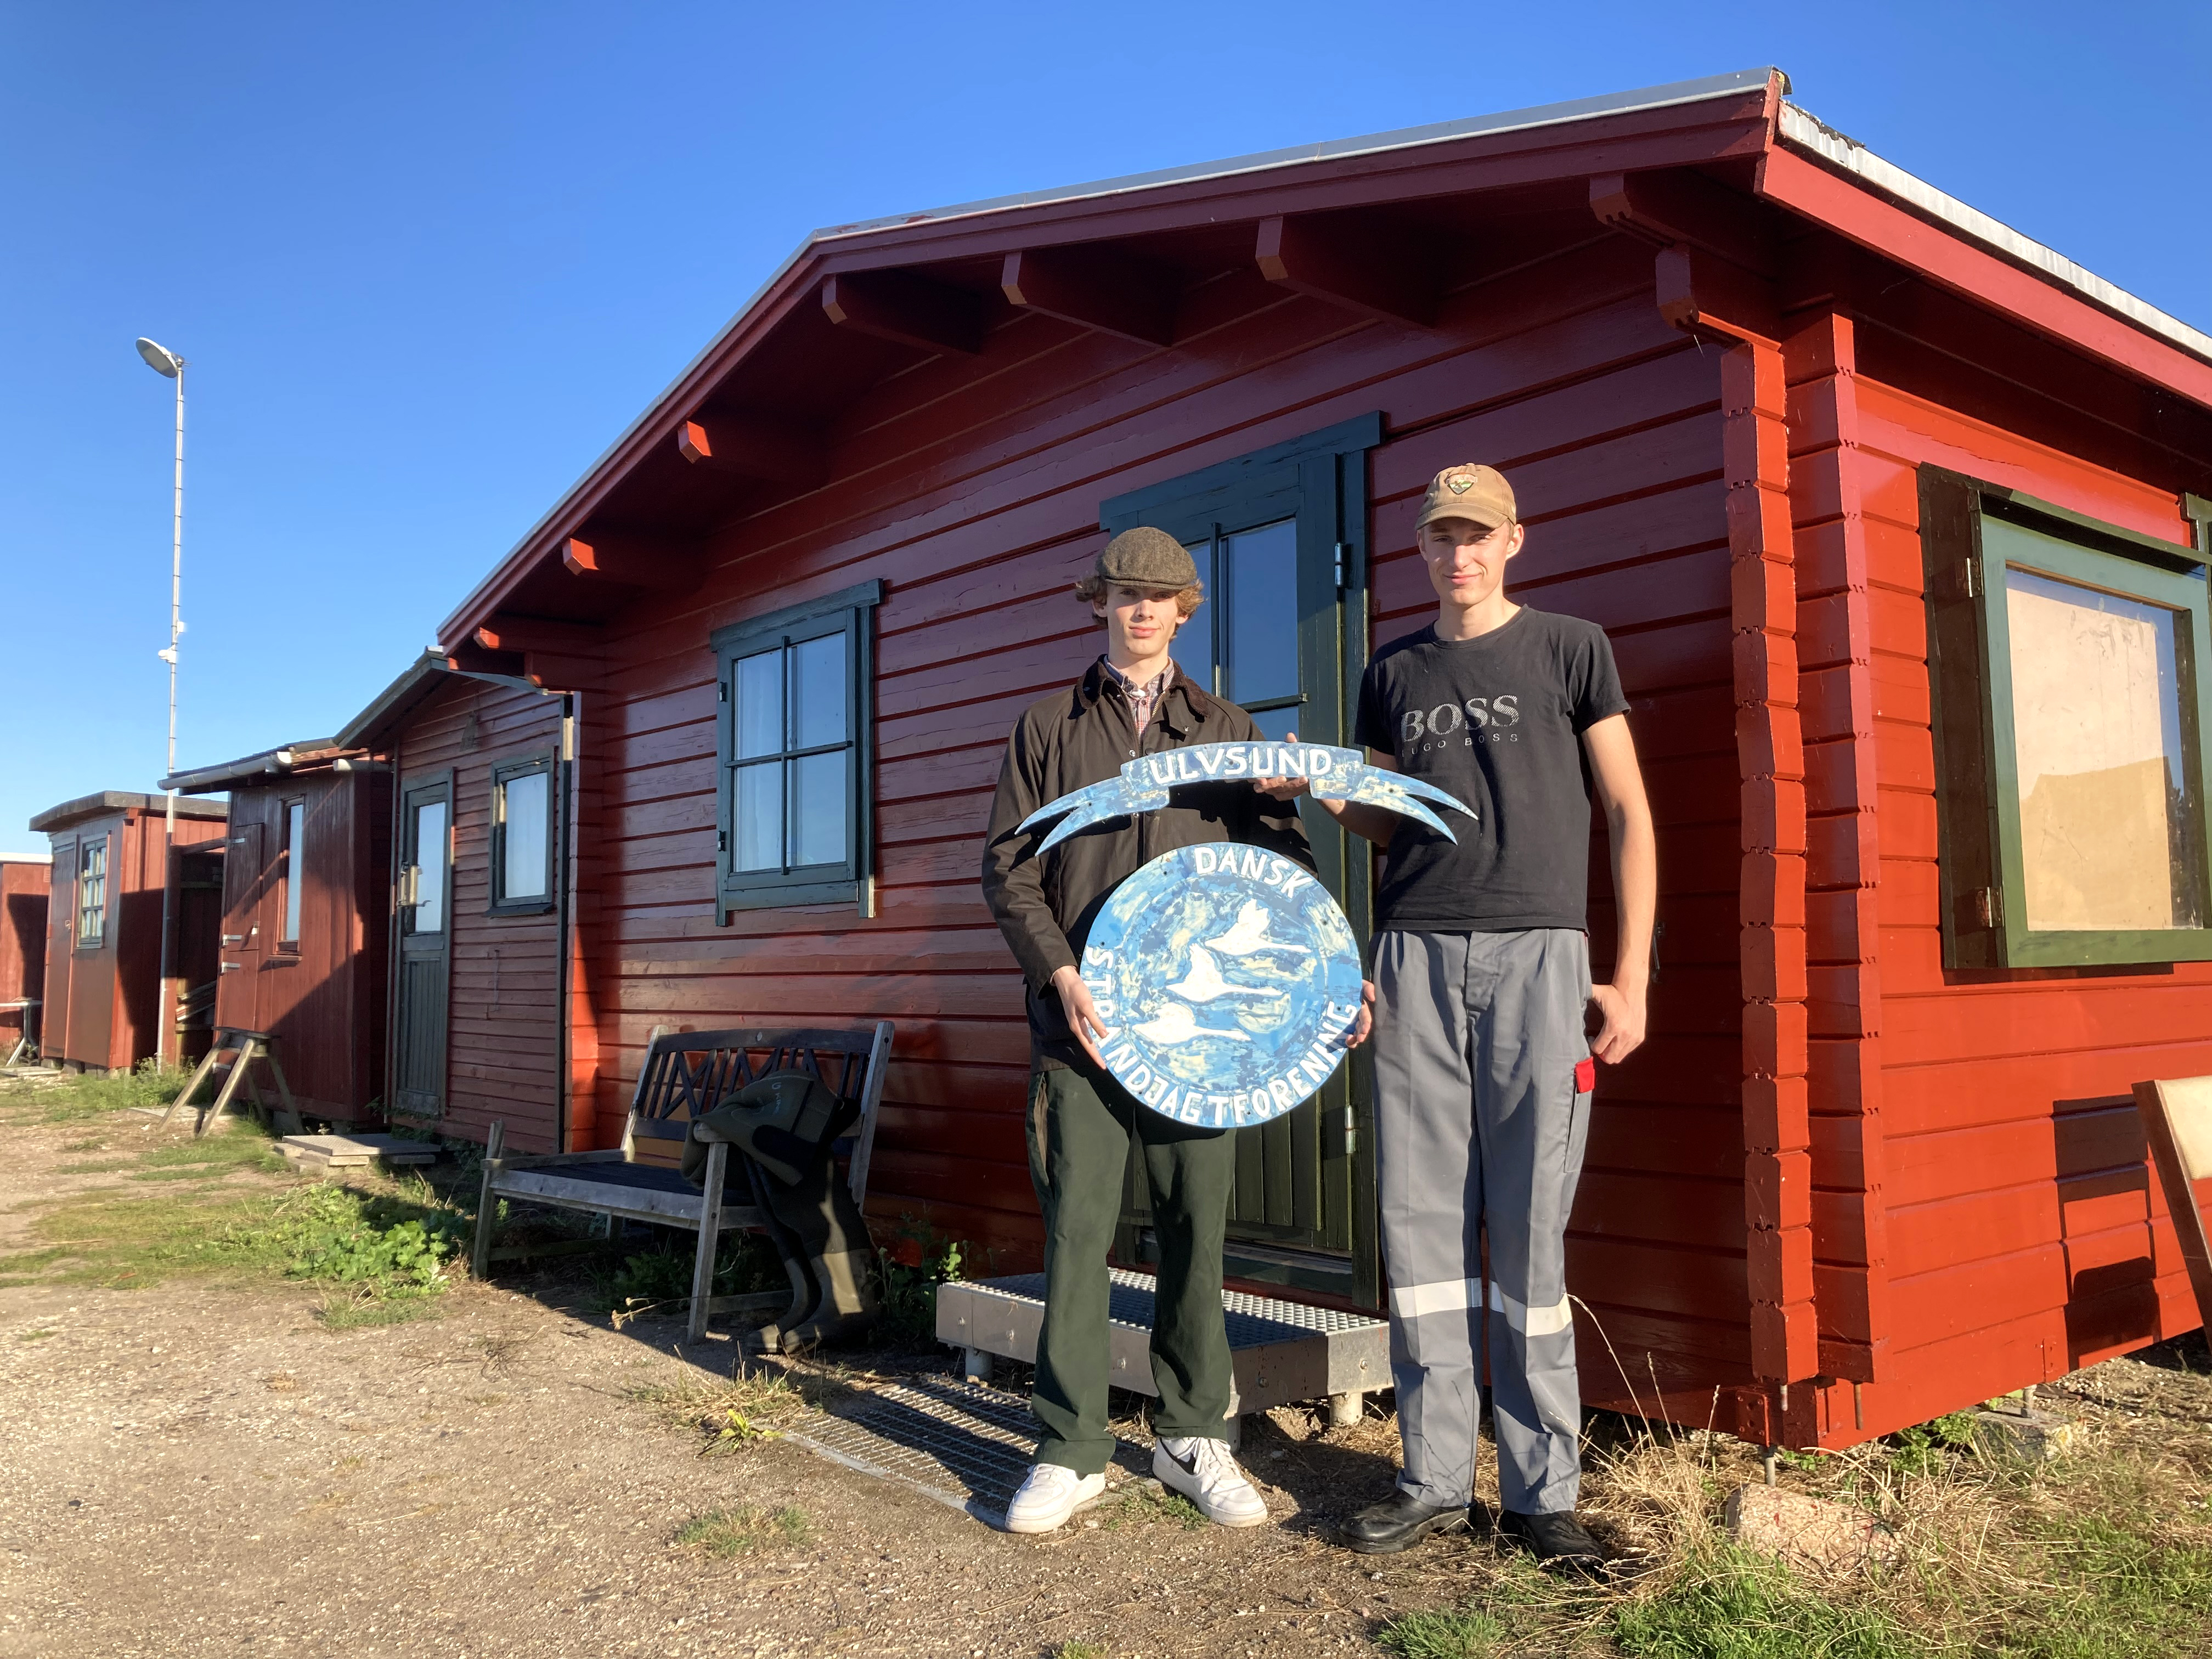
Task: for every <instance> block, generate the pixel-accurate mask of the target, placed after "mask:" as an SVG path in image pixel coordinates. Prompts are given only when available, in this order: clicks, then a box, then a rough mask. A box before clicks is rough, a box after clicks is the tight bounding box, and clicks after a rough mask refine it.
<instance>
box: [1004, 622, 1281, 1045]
mask: <svg viewBox="0 0 2212 1659" xmlns="http://www.w3.org/2000/svg"><path fill="white" fill-rule="evenodd" d="M1260 736H1261V731H1260V728H1259V727H1258V726H1255V725H1254V724H1253V723H1252V717H1251V716H1250V715H1249V714H1246V713H1245V712H1244V711H1243V709H1241V708H1238V707H1237V705H1236V704H1235V703H1233V702H1223V701H1222V700H1221V699H1220V698H1218V697H1216V696H1211V695H1210V694H1208V693H1206V692H1204V691H1201V690H1199V688H1198V687H1197V686H1196V685H1195V684H1193V683H1192V682H1191V681H1190V680H1189V679H1188V678H1186V677H1185V676H1184V674H1183V673H1182V671H1181V670H1180V669H1178V670H1176V677H1175V679H1174V681H1173V682H1172V683H1171V684H1170V685H1169V687H1168V689H1167V690H1166V692H1165V693H1164V694H1163V695H1162V696H1161V698H1160V702H1159V707H1158V710H1157V712H1156V713H1155V714H1154V715H1153V717H1152V724H1151V725H1150V726H1147V727H1146V729H1145V734H1144V741H1143V743H1142V744H1141V745H1140V744H1139V743H1138V741H1137V738H1136V734H1135V732H1133V730H1132V726H1131V720H1130V710H1129V703H1128V700H1127V697H1126V696H1124V695H1123V693H1122V690H1121V685H1120V684H1119V683H1118V682H1116V681H1115V678H1114V677H1113V676H1112V675H1111V674H1109V673H1108V672H1107V671H1106V665H1105V663H1104V661H1103V659H1102V660H1100V661H1097V662H1094V663H1092V664H1091V671H1090V672H1089V673H1087V674H1085V676H1084V677H1083V678H1082V679H1080V680H1079V681H1078V682H1077V683H1076V684H1074V685H1073V687H1071V688H1070V689H1069V690H1065V691H1055V692H1054V693H1053V694H1052V695H1051V696H1048V697H1042V698H1040V699H1039V700H1038V701H1037V702H1034V703H1032V704H1030V707H1029V708H1028V710H1027V711H1026V712H1024V714H1023V715H1022V717H1021V719H1020V720H1017V721H1016V722H1015V723H1014V729H1013V731H1012V732H1011V733H1010V734H1009V735H1008V737H1007V738H1006V760H1005V762H1004V763H1002V764H1001V765H1000V768H999V793H998V798H997V799H995V800H994V801H993V802H992V804H991V829H990V833H989V835H988V836H987V838H986V839H985V841H984V843H983V898H984V901H985V902H987V904H989V905H990V907H991V914H992V915H994V916H995V917H997V918H998V921H999V930H1000V932H1001V933H1004V934H1005V935H1006V943H1007V944H1008V945H1011V946H1012V948H1013V952H1014V959H1015V960H1016V961H1018V962H1019V963H1021V965H1022V974H1023V975H1024V978H1025V979H1026V980H1027V981H1028V1002H1029V1016H1030V1052H1031V1054H1032V1056H1033V1057H1034V1058H1035V1059H1036V1060H1038V1061H1040V1062H1042V1063H1043V1064H1045V1065H1047V1066H1052V1065H1068V1064H1073V1063H1075V1062H1077V1061H1080V1060H1082V1059H1083V1051H1082V1048H1081V1047H1080V1046H1079V1044H1078V1043H1077V1042H1076V1041H1075V1039H1074V1037H1073V1035H1072V1034H1071V1033H1070V1032H1069V1030H1068V1029H1067V1018H1066V1013H1065V1012H1064V1011H1063V1010H1062V1009H1061V1007H1060V998H1059V996H1058V995H1057V994H1055V993H1054V992H1053V991H1052V990H1051V989H1050V988H1049V987H1050V984H1051V981H1052V976H1053V975H1054V972H1056V971H1057V970H1058V969H1061V968H1067V967H1075V966H1079V965H1080V963H1081V960H1082V955H1083V942H1084V940H1085V939H1087V938H1088V937H1089V936H1090V933H1091V922H1092V921H1093V920H1094V919H1095V918H1096V917H1097V914H1098V910H1099V907H1100V906H1102V905H1103V904H1104V903H1105V902H1106V899H1107V897H1108V896H1109V894H1111V893H1112V892H1113V890H1115V888H1116V887H1118V886H1119V885H1121V882H1122V880H1123V879H1124V878H1127V877H1128V876H1131V875H1133V874H1134V873H1136V872H1137V871H1138V870H1139V868H1140V867H1142V866H1144V865H1145V864H1146V863H1148V862H1150V861H1151V860H1153V859H1155V858H1158V856H1159V855H1160V854H1162V853H1164V852H1166V851H1168V850H1169V849H1170V848H1176V847H1194V846H1197V845H1199V844H1200V843H1201V842H1215V841H1236V842H1249V843H1250V844H1252V845H1253V846H1255V847H1264V848H1267V849H1268V850H1269V851H1271V852H1275V853H1279V854H1282V855H1283V856H1285V858H1293V859H1296V860H1297V861H1298V862H1299V863H1300V864H1303V865H1304V866H1306V868H1308V869H1309V870H1310V869H1312V868H1313V867H1314V860H1313V850H1312V848H1310V847H1309V846H1308V845H1307V844H1306V832H1305V827H1304V825H1303V824H1302V823H1299V821H1298V812H1297V804H1296V803H1295V802H1291V801H1279V800H1275V799H1272V798H1270V797H1268V796H1266V795H1263V794H1261V793H1260V792H1259V791H1258V790H1257V789H1255V788H1254V787H1252V786H1251V785H1250V784H1249V783H1245V782H1235V783H1230V782H1223V783H1203V784H1191V785H1188V786H1186V787H1182V788H1179V789H1177V790H1176V792H1175V797H1174V799H1173V800H1172V802H1171V803H1170V805H1167V806H1164V807H1163V808H1161V809H1160V810H1159V811H1156V812H1143V813H1139V814H1138V815H1137V816H1136V817H1124V818H1110V819H1109V820H1108V821H1107V822H1105V823H1101V824H1096V825H1093V826H1092V827H1091V829H1085V830H1084V831H1082V832H1081V833H1079V834H1077V835H1073V836H1069V837H1068V838H1067V839H1066V841H1064V842H1060V845H1059V846H1057V847H1055V848H1053V849H1052V850H1051V851H1050V852H1049V853H1047V854H1045V855H1044V856H1043V857H1042V859H1040V858H1037V857H1036V856H1035V851H1036V844H1037V842H1040V841H1042V840H1043V839H1044V837H1045V836H1047V835H1048V834H1049V833H1050V831H1051V829H1052V827H1053V826H1052V824H1049V823H1047V824H1040V825H1039V826H1038V827H1037V828H1036V829H1030V830H1027V831H1024V830H1023V829H1021V828H1020V825H1021V822H1022V820H1023V819H1024V818H1025V817H1029V815H1030V813H1032V812H1034V811H1036V809H1037V808H1038V807H1040V806H1042V805H1045V804H1046V803H1047V802H1048V801H1054V800H1057V799H1060V796H1062V795H1065V794H1067V793H1070V792H1072V791H1073V790H1077V789H1080V788H1083V787H1085V786H1086V785H1088V784H1093V783H1103V781H1106V780H1107V779H1108V778H1110V777H1112V776H1114V775H1115V774H1116V773H1117V772H1119V771H1120V770H1121V765H1122V763H1123V762H1125V761H1128V760H1133V759H1134V758H1135V757H1136V756H1137V754H1138V752H1139V748H1140V747H1141V749H1142V751H1143V752H1144V753H1146V754H1147V755H1150V754H1154V753H1156V752H1158V750H1163V749H1182V748H1188V747H1189V746H1190V745H1192V744H1201V743H1240V742H1249V741H1251V740H1253V739H1255V738H1259V737H1260ZM1055 822H1057V820H1055Z"/></svg>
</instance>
